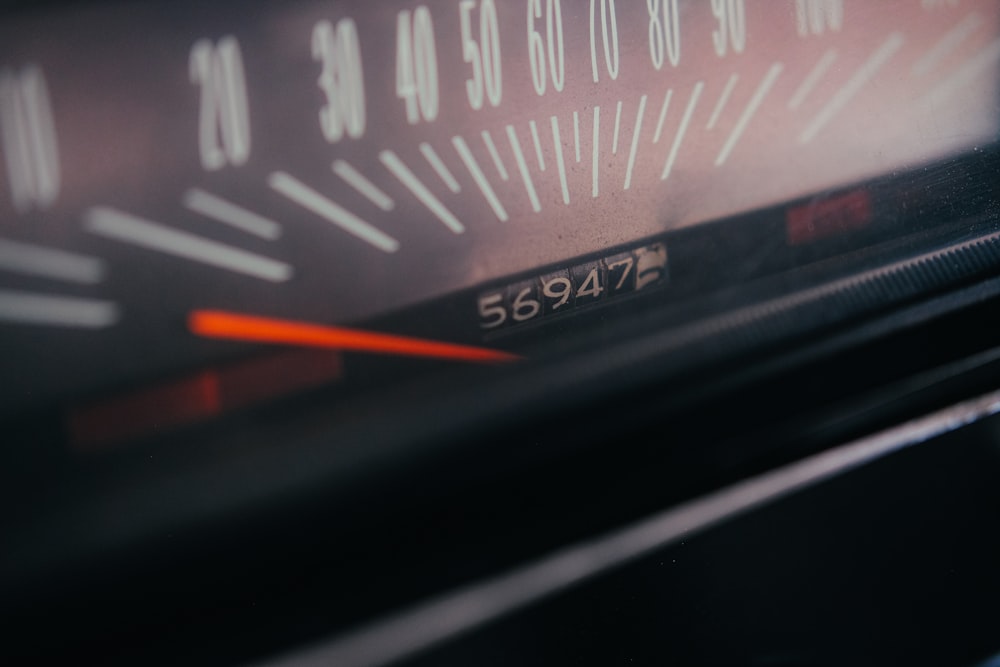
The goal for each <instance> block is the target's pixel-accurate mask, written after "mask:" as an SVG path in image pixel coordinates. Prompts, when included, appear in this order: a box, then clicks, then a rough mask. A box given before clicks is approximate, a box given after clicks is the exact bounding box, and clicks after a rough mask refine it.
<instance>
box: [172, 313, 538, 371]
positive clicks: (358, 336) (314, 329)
mask: <svg viewBox="0 0 1000 667" xmlns="http://www.w3.org/2000/svg"><path fill="white" fill-rule="evenodd" d="M188 328H189V329H190V330H191V333H194V334H196V335H198V336H204V337H206V338H225V339H227V340H240V341H254V342H259V343H275V344H279V345H300V346H303V347H322V348H331V349H337V350H353V351H356V352H371V353H375V354H395V355H403V356H409V357H428V358H434V359H452V360H455V361H474V362H481V363H491V362H502V361H515V360H517V359H521V357H519V356H518V355H516V354H511V353H510V352H503V351H501V350H491V349H488V348H483V347H471V346H468V345H456V344H453V343H444V342H440V341H435V340H425V339H422V338H408V337H405V336H393V335H389V334H382V333H377V332H374V331H364V330H361V329H345V328H342V327H330V326H325V325H322V324H312V323H310V322H296V321H292V320H279V319H273V318H270V317H258V316H255V315H240V314H239V313H228V312H225V311H220V310H195V311H192V312H191V314H190V315H189V316H188Z"/></svg>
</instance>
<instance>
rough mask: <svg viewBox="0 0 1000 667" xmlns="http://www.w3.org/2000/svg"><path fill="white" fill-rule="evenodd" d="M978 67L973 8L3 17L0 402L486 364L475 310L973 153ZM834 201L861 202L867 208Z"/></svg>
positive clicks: (987, 124) (989, 49) (291, 6)
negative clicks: (785, 207) (365, 362)
mask: <svg viewBox="0 0 1000 667" xmlns="http://www.w3.org/2000/svg"><path fill="white" fill-rule="evenodd" d="M998 62H1000V5H998V4H997V3H995V2H992V1H990V0H980V1H978V2H976V1H973V0H960V1H959V0H899V1H896V2H878V3H872V2H868V1H866V0H780V1H779V0H775V1H773V2H772V1H767V2H764V1H763V0H761V1H757V2H754V1H752V0H711V1H708V0H704V1H695V0H691V1H684V0H655V1H654V0H650V1H648V2H624V1H618V2H615V0H589V2H588V1H571V0H563V1H560V0H517V1H511V2H508V1H506V0H505V1H504V2H498V1H495V0H442V1H437V0H427V1H426V2H424V3H421V2H418V1H413V2H399V1H390V0H372V1H370V2H366V3H354V2H319V1H302V2H280V3H279V2H243V3H239V4H236V3H211V4H210V5H209V4H207V3H194V2H191V3H178V2H170V3H167V2H162V3H157V2H146V3H134V4H133V5H130V6H129V7H128V9H123V8H122V7H117V6H115V7H108V8H104V7H102V6H101V5H99V4H95V5H93V6H87V7H84V8H80V9H77V8H75V7H74V8H73V9H65V8H63V9H58V10H50V11H48V12H43V11H37V12H31V13H27V12H25V13H21V14H18V15H15V16H14V17H13V18H11V19H10V20H6V21H5V22H4V24H3V26H2V27H0V154H2V155H3V165H2V166H3V169H2V170H0V216H2V217H0V339H2V340H3V342H4V349H5V350H7V351H13V353H12V354H8V355H5V358H4V359H3V361H0V374H2V376H3V377H4V378H5V382H3V383H2V387H0V403H2V406H3V407H2V408H0V409H2V410H3V412H4V413H5V414H8V415H9V414H14V413H17V412H19V411H22V410H25V409H30V408H34V407H38V406H40V405H44V404H46V402H48V403H52V402H60V401H61V402H66V401H71V402H74V404H75V402H77V401H79V400H83V399H86V398H87V397H89V396H91V395H94V396H103V395H114V394H115V393H116V392H120V391H125V390H128V388H129V387H130V386H132V384H135V383H145V382H149V381H152V380H154V379H156V378H160V377H168V378H171V377H172V378H180V379H178V380H176V381H175V382H174V384H171V385H167V386H165V388H164V387H161V388H160V389H159V390H158V391H160V392H161V393H159V394H157V393H155V392H154V393H153V394H150V395H148V396H147V397H146V398H145V399H142V397H141V395H140V397H139V398H135V396H133V399H134V400H133V402H132V403H129V402H128V400H126V399H122V401H123V402H122V401H119V402H114V401H112V402H110V403H105V404H103V408H100V406H99V408H100V409H97V408H95V410H96V411H94V410H91V411H90V412H85V413H84V415H83V417H82V418H81V419H83V422H85V423H88V424H90V423H92V422H95V421H96V422H101V421H102V420H103V421H109V420H110V421H114V420H115V419H117V418H118V417H120V414H119V413H123V412H133V413H134V412H135V406H136V403H135V401H139V403H138V404H139V405H140V406H141V407H143V409H145V408H148V407H149V406H150V405H152V406H154V407H155V406H162V405H164V404H165V403H164V401H166V402H167V403H169V402H170V401H174V402H177V400H179V401H180V402H181V403H184V401H185V400H189V399H190V396H188V394H190V393H191V392H194V394H192V395H197V396H201V397H202V399H204V397H205V396H208V398H207V399H205V401H207V404H208V405H209V406H215V408H217V407H218V403H219V400H220V398H219V394H218V392H219V391H220V390H219V386H220V385H219V383H220V377H222V380H223V381H222V384H223V385H224V384H226V382H229V383H230V385H237V386H238V385H240V384H242V383H241V382H240V381H239V378H240V377H244V376H245V374H246V373H250V374H251V375H252V376H253V375H254V373H255V372H257V371H252V369H251V370H247V369H246V368H243V367H241V368H240V369H237V370H235V371H232V373H233V374H230V375H225V374H224V373H223V375H221V376H220V375H211V376H207V375H206V376H203V375H197V372H198V369H200V368H204V367H208V366H209V365H211V364H214V363H216V360H220V359H221V360H231V359H236V358H238V357H241V355H245V354H246V353H247V351H248V350H254V351H257V350H259V348H255V347H250V345H264V346H271V345H276V346H281V347H282V349H284V348H286V347H289V346H290V347H292V348H301V347H308V348H321V349H325V350H333V351H334V352H329V353H324V354H340V353H343V354H348V355H361V354H369V355H386V354H393V355H411V356H429V357H436V358H444V359H452V360H456V361H458V360H461V361H466V362H468V361H474V362H482V361H488V362H498V361H504V360H510V359H513V358H515V357H516V355H517V353H519V352H520V350H516V349H515V350H508V351H503V350H500V349H499V348H503V347H510V345H509V344H506V343H505V342H504V339H503V338H502V337H497V336H496V333H497V332H498V331H501V330H504V329H506V328H508V327H512V326H516V325H520V324H530V323H531V322H532V321H535V320H537V321H541V320H543V319H544V318H547V317H550V316H558V315H560V314H561V313H567V312H570V311H572V310H576V309H580V308H583V307H585V306H588V304H591V303H596V302H599V301H600V302H603V301H610V300H611V299H613V298H616V297H617V296H622V298H625V297H626V296H627V295H628V294H633V293H635V292H640V291H642V290H644V289H652V288H656V287H659V286H663V285H666V284H668V283H670V281H671V270H670V267H671V264H672V263H673V261H674V260H673V257H672V255H671V244H670V241H669V239H667V238H665V237H663V236H662V235H664V234H665V233H668V232H670V231H672V230H678V229H681V228H695V227H697V226H699V225H701V224H702V223H708V222H711V221H713V220H717V219H720V218H725V217H732V216H738V215H740V214H743V213H745V212H748V211H751V210H756V209H761V208H765V207H769V206H775V205H779V204H781V203H782V202H786V201H790V200H795V199H797V198H802V197H806V196H808V195H811V194H812V193H816V192H821V191H824V190H830V189H833V188H838V187H842V186H847V185H849V184H853V183H860V182H863V181H865V180H867V179H870V178H874V177H880V176H883V175H887V174H892V173H896V172H901V171H905V170H912V169H915V168H918V167H920V166H922V165H925V164H930V163H932V162H934V161H936V160H941V159H944V158H947V157H950V156H954V155H958V154H961V153H964V152H967V151H971V150H973V149H976V148H977V147H981V146H985V145H987V144H990V143H992V141H993V140H994V138H995V136H996V135H997V131H998V129H1000V128H998V122H1000V114H998V113H997V100H998V99H1000V90H998V82H1000V77H998V75H997V74H998ZM851 196H853V197H854V199H850V197H849V198H848V199H847V200H844V201H845V202H846V204H845V206H846V207H847V209H846V210H847V211H848V214H847V215H848V217H850V216H851V215H854V219H855V222H857V221H859V220H861V219H862V218H865V217H866V216H868V214H869V212H868V207H869V206H870V205H871V202H870V201H868V200H866V199H865V196H864V195H863V194H862V195H851ZM859 196H860V199H858V197H859ZM851 211H853V213H851ZM858 211H861V213H858ZM855 214H856V215H855ZM793 217H794V216H792V217H789V221H790V224H791V221H792V219H793ZM861 221H862V222H863V220H861ZM747 224H748V225H749V224H750V223H747ZM810 225H812V222H811V221H810V220H806V223H805V226H804V227H803V226H802V225H798V226H797V227H794V229H793V228H792V227H789V233H788V238H785V239H781V240H780V241H781V242H782V243H786V242H787V243H795V242H798V241H797V240H796V239H797V238H798V237H797V236H796V235H797V234H798V235H800V236H801V232H802V230H803V229H807V230H808V229H813V227H814V225H813V226H810ZM727 229H728V230H729V231H727V233H729V234H734V233H740V231H739V230H740V229H741V228H740V227H739V225H736V226H730V227H728V228H727ZM796 230H797V231H796ZM805 236H806V237H808V233H806V234H805ZM728 268H729V267H727V266H721V265H719V266H714V265H712V264H711V263H710V262H709V261H706V262H705V263H704V265H703V266H701V267H700V269H699V270H700V271H701V272H704V273H706V274H710V273H713V272H714V273H720V274H721V273H725V272H726V271H727V270H728ZM463 290H472V291H474V292H475V293H476V295H475V297H474V298H472V299H470V300H469V301H468V307H466V306H465V303H466V302H464V301H463V302H462V304H463V305H462V306H461V307H457V308H456V309H455V310H457V314H455V313H454V312H452V317H450V318H448V319H445V320H441V321H439V322H427V321H424V322H421V323H420V326H418V327H415V328H416V329H419V330H420V331H421V332H423V335H422V336H419V337H414V336H413V335H410V333H409V332H407V331H392V330H382V329H380V328H379V327H378V326H373V325H371V323H372V322H374V321H377V320H378V319H379V318H380V317H382V316H386V315H388V314H390V313H394V312H400V311H401V310H403V309H407V308H410V307H416V306H418V305H419V304H422V303H426V302H428V301H431V300H434V299H442V298H445V299H446V298H448V296H449V295H453V294H456V293H458V292H461V291H463ZM414 312H419V311H414ZM514 347H516V345H515V346H514ZM322 358H323V359H326V361H325V362H322V363H319V366H324V364H325V365H326V366H328V367H329V368H328V371H329V372H325V371H321V370H316V369H317V362H316V359H317V358H316V357H309V358H308V359H306V360H305V361H302V360H301V359H300V360H299V361H297V362H294V364H298V366H301V367H305V368H310V369H312V371H311V372H310V373H311V374H310V373H306V374H305V376H306V380H304V381H303V382H304V383H305V384H309V383H310V382H322V381H326V380H330V379H332V378H335V377H340V365H339V361H338V362H336V363H335V362H332V361H330V360H329V357H322ZM338 359H339V357H338ZM294 364H293V365H294ZM213 368H214V366H213ZM251 371H252V372H251ZM260 372H261V373H264V372H265V371H264V370H261V371H260ZM191 373H195V375H190V374H191ZM240 373H244V376H241V375H240ZM254 377H257V376H254ZM192 378H193V379H192ZM205 378H208V379H207V380H206V379H205ZM226 378H229V380H226ZM233 378H236V379H235V380H234V379H233ZM348 379H349V378H348ZM213 383H214V384H213ZM292 384H293V385H294V384H295V383H292ZM192 388H193V389H192ZM164 392H165V393H164ZM171 392H173V393H171ZM185 392H187V394H186V393H185ZM199 392H201V393H199ZM213 392H214V393H213ZM237 393H238V392H237ZM251 393H252V392H251ZM178 395H180V396H182V398H181V399H176V396H178ZM150 396H151V397H150ZM164 396H166V397H168V398H169V397H174V398H170V400H167V399H165V398H164ZM183 396H188V398H183ZM224 398H225V396H223V399H224ZM243 398H244V399H245V400H242V403H241V400H233V402H234V404H244V403H247V402H249V398H247V397H245V396H244V397H243ZM175 399H176V400H175ZM130 400H131V399H130ZM143 400H145V402H143ZM191 400H194V399H191ZM199 400H201V399H199ZM213 401H214V403H213ZM195 402H197V401H195ZM223 402H225V400H223ZM203 403H204V401H203ZM101 410H103V412H102V411H101ZM185 410H187V408H185V409H181V410H180V412H179V414H187V412H185ZM140 411H141V410H140ZM191 412H192V414H194V415H199V414H201V413H200V412H199V409H197V408H192V409H191ZM209 412H211V410H209ZM88 420H89V421H88ZM178 420H179V421H183V419H180V418H179V417H178ZM169 421H170V420H169V419H167V420H166V422H169ZM85 430H86V429H85ZM98 430H99V429H98ZM91 431H93V429H91ZM97 439H100V438H97Z"/></svg>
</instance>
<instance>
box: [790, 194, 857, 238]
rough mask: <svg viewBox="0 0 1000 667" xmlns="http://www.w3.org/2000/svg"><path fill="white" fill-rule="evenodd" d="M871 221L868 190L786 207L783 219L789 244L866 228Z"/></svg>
mask: <svg viewBox="0 0 1000 667" xmlns="http://www.w3.org/2000/svg"><path fill="white" fill-rule="evenodd" d="M871 220H872V201H871V196H870V195H869V194H868V191H867V190H855V191H854V192H848V193H847V194H844V195H839V196H837V197H831V198H830V199H824V200H820V201H813V202H810V203H808V204H803V205H801V206H796V207H795V208H790V209H788V212H787V213H786V222H787V229H788V243H789V245H801V244H803V243H809V242H811V241H818V240H820V239H824V238H828V237H830V236H836V235H837V234H842V233H844V232H849V231H852V230H855V229H860V228H862V227H865V226H866V225H868V223H870V222H871Z"/></svg>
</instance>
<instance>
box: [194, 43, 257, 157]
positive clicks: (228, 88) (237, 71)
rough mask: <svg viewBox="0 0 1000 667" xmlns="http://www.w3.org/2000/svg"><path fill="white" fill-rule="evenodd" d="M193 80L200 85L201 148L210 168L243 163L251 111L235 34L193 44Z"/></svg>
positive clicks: (248, 152) (246, 148)
mask: <svg viewBox="0 0 1000 667" xmlns="http://www.w3.org/2000/svg"><path fill="white" fill-rule="evenodd" d="M190 68H191V83H193V84H196V85H199V86H201V111H200V114H199V123H198V147H199V150H200V153H201V166H202V167H204V168H205V169H206V170H208V171H215V170H217V169H222V168H223V167H224V166H226V165H227V164H230V165H233V166H240V165H242V164H245V163H246V161H247V158H249V157H250V112H249V109H248V105H247V84H246V78H245V75H244V73H243V56H242V55H241V54H240V45H239V43H238V42H237V41H236V38H235V37H232V36H229V37H223V38H222V39H220V40H219V42H218V43H212V42H211V41H209V40H207V39H203V40H200V41H198V42H196V43H195V45H194V46H193V47H191V59H190Z"/></svg>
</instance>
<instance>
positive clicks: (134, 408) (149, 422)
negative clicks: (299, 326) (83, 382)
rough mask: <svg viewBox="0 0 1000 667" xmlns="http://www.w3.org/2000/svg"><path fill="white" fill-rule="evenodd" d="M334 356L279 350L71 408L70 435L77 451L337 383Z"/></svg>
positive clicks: (338, 360)
mask: <svg viewBox="0 0 1000 667" xmlns="http://www.w3.org/2000/svg"><path fill="white" fill-rule="evenodd" d="M341 375H342V364H341V358H340V355H338V354H337V353H335V352H329V351H325V350H324V351H318V350H283V351H281V352H279V353H271V354H268V355H265V356H261V357H258V358H255V359H251V360H249V361H244V362H240V363H236V364H231V365H227V366H223V367H220V368H217V369H212V370H207V371H204V372H201V373H196V374H194V375H189V376H186V377H182V378H178V379H175V380H172V381H169V382H164V383H161V384H158V385H154V386H150V387H144V388H141V389H138V390H136V391H132V392H129V393H127V394H121V395H118V396H113V397H111V398H108V399H105V400H102V401H98V402H95V403H91V404H89V405H84V406H81V407H78V408H75V409H73V410H71V411H70V413H69V435H70V440H71V442H72V443H73V445H74V446H76V447H79V448H81V449H92V448H96V447H101V446H106V445H111V444H114V443H117V442H122V441H126V440H129V439H133V438H139V437H143V436H147V435H152V434H154V433H157V432H163V431H167V430H170V429H172V428H176V427H178V426H184V425H187V424H193V423H196V422H200V421H205V420H207V419H210V418H212V417H215V416H217V415H219V414H222V413H224V412H228V411H231V410H236V409H239V408H244V407H249V406H252V405H255V404H258V403H263V402H265V401H268V400H271V399H274V398H278V397H280V396H285V395H288V394H292V393H295V392H297V391H301V390H304V389H308V388H311V387H316V386H320V385H323V384H326V383H328V382H331V381H333V380H336V379H338V378H340V377H341Z"/></svg>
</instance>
